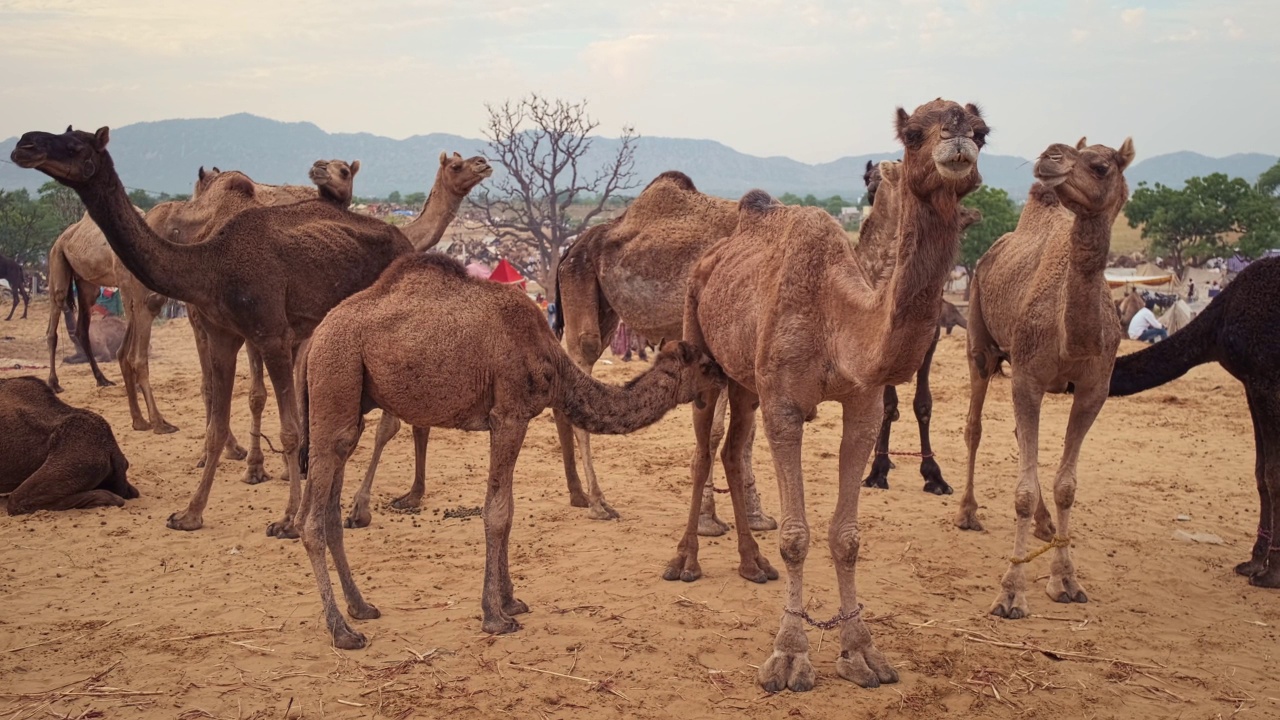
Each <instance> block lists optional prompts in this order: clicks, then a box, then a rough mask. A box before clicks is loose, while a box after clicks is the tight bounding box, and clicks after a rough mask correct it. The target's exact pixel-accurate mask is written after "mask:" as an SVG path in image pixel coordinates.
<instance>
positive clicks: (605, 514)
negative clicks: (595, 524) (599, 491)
mask: <svg viewBox="0 0 1280 720" xmlns="http://www.w3.org/2000/svg"><path fill="white" fill-rule="evenodd" d="M587 517H589V518H591V519H592V520H617V519H619V518H621V517H622V516H621V515H619V514H618V511H617V510H614V509H613V508H611V507H609V503H607V502H605V501H604V500H601V501H600V502H599V503H598V504H595V505H592V506H591V507H590V508H589V509H588V510H587Z"/></svg>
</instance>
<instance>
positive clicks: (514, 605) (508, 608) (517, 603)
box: [502, 598, 529, 615]
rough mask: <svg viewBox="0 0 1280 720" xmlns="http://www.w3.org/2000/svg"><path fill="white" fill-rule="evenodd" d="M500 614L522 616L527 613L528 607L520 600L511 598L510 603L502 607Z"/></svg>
mask: <svg viewBox="0 0 1280 720" xmlns="http://www.w3.org/2000/svg"><path fill="white" fill-rule="evenodd" d="M502 612H503V613H505V614H507V615H524V614H525V613H527V612H529V606H528V605H525V604H524V602H523V601H521V600H516V599H515V598H511V602H509V603H507V604H506V605H503V606H502Z"/></svg>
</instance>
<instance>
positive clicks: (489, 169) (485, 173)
mask: <svg viewBox="0 0 1280 720" xmlns="http://www.w3.org/2000/svg"><path fill="white" fill-rule="evenodd" d="M490 175H493V166H492V165H485V166H484V168H483V169H482V170H480V177H482V178H487V177H489V176H490Z"/></svg>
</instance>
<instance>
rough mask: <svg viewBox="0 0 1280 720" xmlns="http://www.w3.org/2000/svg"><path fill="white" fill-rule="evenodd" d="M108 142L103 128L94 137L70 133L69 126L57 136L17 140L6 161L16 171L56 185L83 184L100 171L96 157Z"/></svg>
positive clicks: (39, 135) (29, 136)
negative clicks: (39, 175)
mask: <svg viewBox="0 0 1280 720" xmlns="http://www.w3.org/2000/svg"><path fill="white" fill-rule="evenodd" d="M108 139H109V131H108V130H107V128H105V127H103V128H99V129H98V132H96V133H87V132H84V131H82V130H72V129H71V126H70V125H68V126H67V131H66V132H65V133H63V134H61V135H54V134H52V133H46V132H29V133H26V134H24V135H23V136H22V137H21V138H20V139H19V140H18V144H17V145H16V146H14V148H13V152H12V153H10V154H9V159H10V160H12V161H13V162H14V164H15V165H17V166H18V167H23V168H33V169H36V170H39V171H40V172H42V173H44V174H45V175H48V176H49V177H51V178H53V179H54V180H57V181H59V182H63V183H68V184H72V185H74V184H77V183H84V182H87V181H88V180H89V179H90V178H92V177H93V176H94V174H95V173H96V172H97V171H98V168H100V167H102V161H101V159H100V157H99V154H100V153H101V152H102V151H103V150H105V149H106V147H107V141H108Z"/></svg>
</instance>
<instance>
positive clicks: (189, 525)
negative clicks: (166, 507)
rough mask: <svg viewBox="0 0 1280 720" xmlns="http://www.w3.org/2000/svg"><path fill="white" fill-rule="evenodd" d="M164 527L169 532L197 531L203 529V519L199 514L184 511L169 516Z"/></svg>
mask: <svg viewBox="0 0 1280 720" xmlns="http://www.w3.org/2000/svg"><path fill="white" fill-rule="evenodd" d="M165 527H167V528H169V529H170V530H187V531H191V530H199V529H200V528H202V527H204V518H203V517H201V515H200V513H192V512H191V511H190V510H184V511H183V512H180V513H174V514H172V515H170V516H169V519H168V521H166V522H165Z"/></svg>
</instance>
